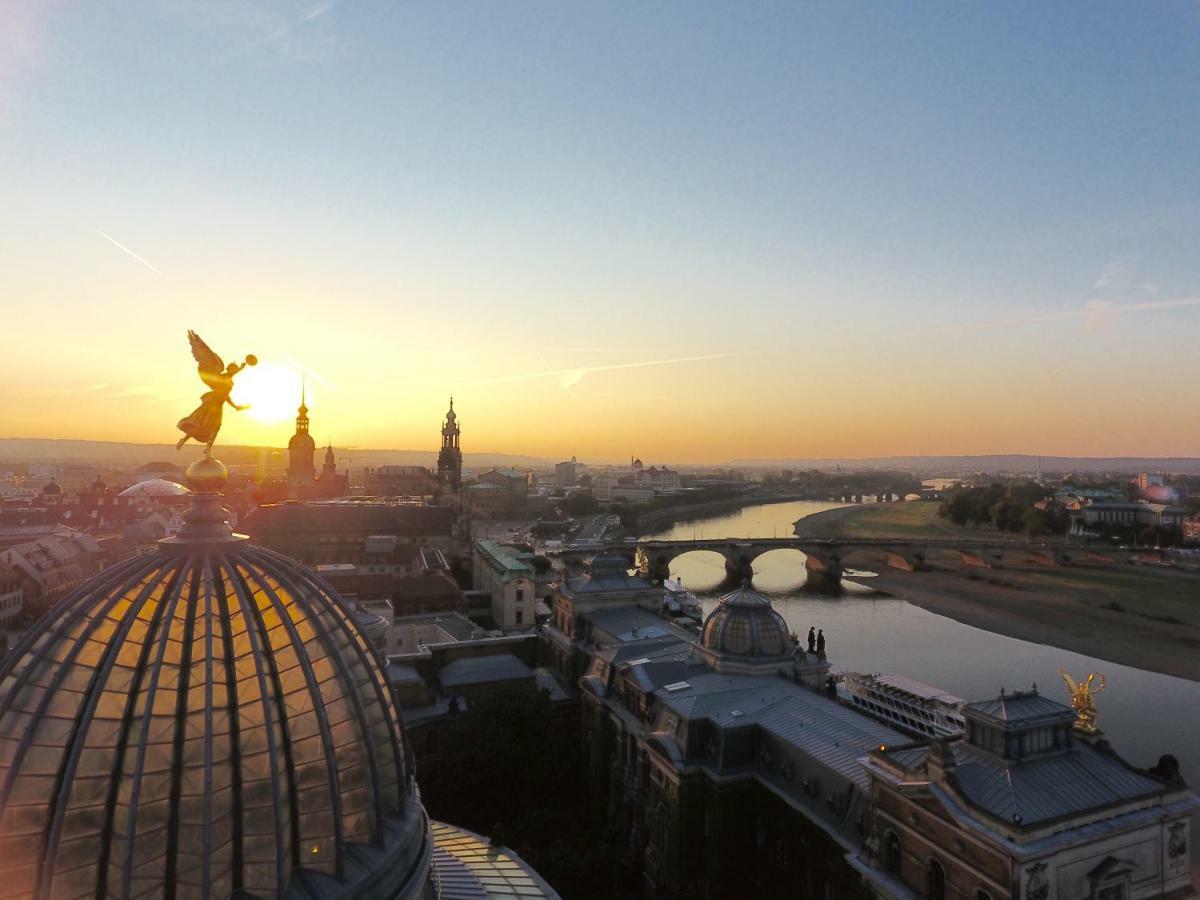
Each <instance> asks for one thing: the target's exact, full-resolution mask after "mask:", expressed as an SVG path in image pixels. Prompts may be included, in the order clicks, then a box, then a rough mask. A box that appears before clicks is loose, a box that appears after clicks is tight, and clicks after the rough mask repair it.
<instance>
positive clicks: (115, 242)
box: [96, 228, 162, 275]
mask: <svg viewBox="0 0 1200 900" xmlns="http://www.w3.org/2000/svg"><path fill="white" fill-rule="evenodd" d="M96 234H98V235H100V237H102V238H104V239H105V240H106V241H108V242H109V243H110V244H112V245H113V246H114V247H117V248H118V249H120V250H124V251H125V252H126V253H128V254H129V255H130V256H132V257H133V258H134V259H136V260H137V261H138V262H140V263H141V264H142V265H143V266H145V267H146V268H147V269H149V270H150V271H151V272H154V273H156V274H158V275H161V274H162V272H161V271H160V270H159V269H158V268H157V267H156V266H154V265H153V264H152V263H150V262H147V261H146V260H145V259H143V258H142V257H140V256H138V255H137V254H136V253H134V252H133V251H132V250H130V249H129V248H128V247H126V246H125V245H124V244H122V243H121V242H120V241H118V240H117V239H116V238H115V237H113V236H112V235H110V234H105V233H104V232H103V231H101V230H100V229H99V228H97V229H96Z"/></svg>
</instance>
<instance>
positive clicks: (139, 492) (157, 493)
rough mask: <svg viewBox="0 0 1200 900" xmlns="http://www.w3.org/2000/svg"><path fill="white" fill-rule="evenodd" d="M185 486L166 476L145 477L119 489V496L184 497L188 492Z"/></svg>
mask: <svg viewBox="0 0 1200 900" xmlns="http://www.w3.org/2000/svg"><path fill="white" fill-rule="evenodd" d="M190 493H191V491H189V490H188V489H187V488H186V487H184V486H183V485H182V484H180V483H179V482H177V481H168V480H167V479H166V478H147V479H146V480H144V481H135V482H134V483H133V484H131V485H130V486H129V487H127V488H125V490H123V491H121V493H120V494H119V496H121V497H185V496H187V495H188V494H190Z"/></svg>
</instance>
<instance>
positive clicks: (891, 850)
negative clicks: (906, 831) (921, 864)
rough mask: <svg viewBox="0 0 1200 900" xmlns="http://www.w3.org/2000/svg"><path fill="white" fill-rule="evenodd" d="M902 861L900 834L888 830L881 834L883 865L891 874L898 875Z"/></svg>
mask: <svg viewBox="0 0 1200 900" xmlns="http://www.w3.org/2000/svg"><path fill="white" fill-rule="evenodd" d="M902 861H903V856H902V851H901V849H900V835H898V834H896V832H894V831H891V830H889V831H888V832H887V834H885V835H884V836H883V867H884V868H885V869H886V870H887V871H889V872H891V873H892V874H893V875H899V874H900V866H901V863H902Z"/></svg>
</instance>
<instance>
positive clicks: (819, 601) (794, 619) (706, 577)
mask: <svg viewBox="0 0 1200 900" xmlns="http://www.w3.org/2000/svg"><path fill="white" fill-rule="evenodd" d="M842 505H843V504H839V503H819V502H812V501H797V502H791V503H774V504H764V505H761V506H752V507H747V508H745V509H742V510H739V511H738V512H735V513H730V514H728V515H723V516H715V517H712V518H708V519H698V520H695V521H689V522H681V523H678V524H676V525H675V526H673V527H672V528H669V529H667V530H665V531H661V532H656V533H654V534H648V535H643V537H644V538H645V539H651V538H659V539H670V540H686V539H689V538H692V537H693V536H695V537H697V538H699V537H705V538H723V537H733V538H746V537H786V536H788V535H790V534H791V533H792V523H794V522H795V521H796V520H797V519H800V518H802V517H804V516H807V515H811V514H812V513H815V512H820V511H822V510H826V509H832V508H835V507H838V506H842ZM671 574H672V576H678V577H680V578H682V579H683V584H684V586H685V587H687V588H689V589H690V590H691V591H692V592H693V593H695V594H697V595H698V596H700V597H701V598H702V600H703V601H704V608H705V610H706V611H708V610H710V609H712V608H713V607H714V606H716V604H717V600H718V597H719V588H720V585H721V583H722V580H723V579H724V577H725V564H724V560H723V559H722V558H721V557H720V556H719V555H718V554H716V553H708V552H703V551H698V552H695V553H689V554H687V555H685V556H683V557H680V558H679V559H677V560H676V561H675V563H674V564H673V565H672V568H671ZM805 575H806V573H805V569H804V556H803V554H801V553H799V552H798V551H791V550H778V551H772V552H771V553H768V554H764V555H763V556H761V557H759V559H758V560H757V561H756V563H755V572H754V586H755V588H756V589H758V590H759V591H761V592H763V593H765V594H768V595H769V596H771V598H772V599H773V600H774V603H775V608H776V609H777V610H778V611H779V612H780V613H781V614H782V615H783V617H784V618H785V619H786V620H787V622H788V625H790V626H791V628H792V629H793V630H794V631H795V632H796V633H797V634H799V635H804V634H806V633H807V632H808V629H809V627H810V626H815V627H817V628H821V629H824V631H825V637H826V640H827V642H828V643H827V652H828V655H829V660H830V662H831V663H832V665H833V670H834V671H835V672H837V671H844V670H850V671H858V672H880V673H887V674H902V675H909V676H911V677H913V678H917V679H919V680H920V681H924V682H928V683H929V684H932V685H936V686H937V687H940V688H943V689H944V690H947V691H949V692H950V693H952V694H957V695H958V696H960V697H964V698H966V699H967V700H983V699H987V698H990V697H995V696H996V695H997V694H998V693H999V690H1000V688H1001V687H1002V686H1003V687H1004V688H1005V689H1006V690H1013V689H1019V688H1028V687H1029V686H1030V685H1031V684H1032V683H1035V682H1036V683H1037V685H1038V689H1039V690H1040V691H1041V692H1042V693H1043V694H1046V695H1048V696H1050V697H1054V698H1057V699H1059V700H1062V701H1063V702H1070V701H1069V698H1068V696H1067V692H1066V687H1065V686H1064V684H1063V682H1062V679H1061V678H1060V677H1059V674H1058V670H1059V669H1060V668H1064V669H1066V670H1067V671H1068V672H1069V673H1070V674H1071V675H1072V676H1073V677H1075V678H1076V679H1078V678H1080V677H1082V676H1085V675H1086V674H1087V673H1089V672H1101V673H1103V674H1104V676H1105V679H1106V688H1105V690H1104V692H1103V693H1101V694H1099V695H1097V698H1096V705H1097V707H1098V709H1099V724H1100V727H1101V728H1102V729H1103V730H1104V731H1105V733H1106V736H1107V737H1108V739H1109V740H1110V741H1112V743H1113V746H1114V747H1115V748H1116V749H1117V751H1118V752H1120V753H1121V754H1122V755H1123V756H1124V757H1125V758H1126V759H1127V760H1129V761H1130V762H1131V763H1133V764H1134V765H1138V766H1151V765H1153V764H1154V763H1155V762H1157V760H1158V757H1159V755H1161V754H1163V753H1172V754H1174V755H1175V756H1176V758H1177V759H1178V760H1179V762H1180V766H1181V768H1182V770H1183V775H1184V778H1186V779H1187V780H1188V782H1189V784H1192V785H1200V742H1198V741H1197V740H1196V723H1197V721H1200V682H1195V681H1188V680H1186V679H1183V678H1175V677H1172V676H1170V675H1160V674H1158V673H1156V672H1148V671H1146V670H1144V669H1134V668H1131V667H1129V666H1122V665H1117V664H1116V663H1111V662H1107V661H1105V660H1100V659H1094V658H1092V657H1089V656H1083V655H1081V654H1078V653H1071V652H1070V651H1067V650H1060V649H1058V648H1057V647H1051V646H1047V645H1044V644H1034V643H1030V642H1028V641H1021V640H1017V639H1015V638H1010V637H1005V636H1004V635H999V634H993V633H991V632H988V631H983V630H981V629H978V628H973V627H971V626H969V625H963V624H962V623H960V622H956V621H955V620H953V619H949V618H946V617H945V616H939V615H936V614H934V613H931V612H927V611H926V610H924V609H921V608H920V607H919V606H913V605H912V604H910V603H907V602H905V601H903V600H897V599H893V598H890V597H884V596H881V595H879V594H877V593H875V592H873V591H871V590H870V588H867V587H862V586H859V585H854V584H852V583H849V582H847V583H846V589H845V591H844V593H843V594H842V595H841V596H840V597H836V598H834V597H821V596H817V595H813V594H809V593H804V592H801V588H802V586H803V584H804V580H805ZM860 580H861V581H862V582H863V583H864V584H867V583H869V581H870V579H869V578H862V579H860Z"/></svg>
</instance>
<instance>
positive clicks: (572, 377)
mask: <svg viewBox="0 0 1200 900" xmlns="http://www.w3.org/2000/svg"><path fill="white" fill-rule="evenodd" d="M728 355H729V354H727V353H709V354H705V355H704V356H679V357H674V358H672V359H650V360H645V361H644V362H632V363H617V364H615V365H608V366H580V367H578V368H573V369H547V370H546V371H544V372H524V373H522V374H520V375H501V376H499V377H496V378H485V379H484V380H483V382H482V383H483V384H501V383H504V382H510V381H527V380H529V379H532V378H549V377H556V378H558V383H559V386H560V387H562V388H563V390H569V389H570V388H572V387H574V386H575V385H577V384H579V382H581V381H583V379H584V377H585V376H586V375H589V374H591V373H592V372H611V371H614V370H616V369H641V368H645V367H647V366H670V365H675V364H677V363H688V362H700V361H702V360H709V359H723V358H724V357H726V356H728Z"/></svg>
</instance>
